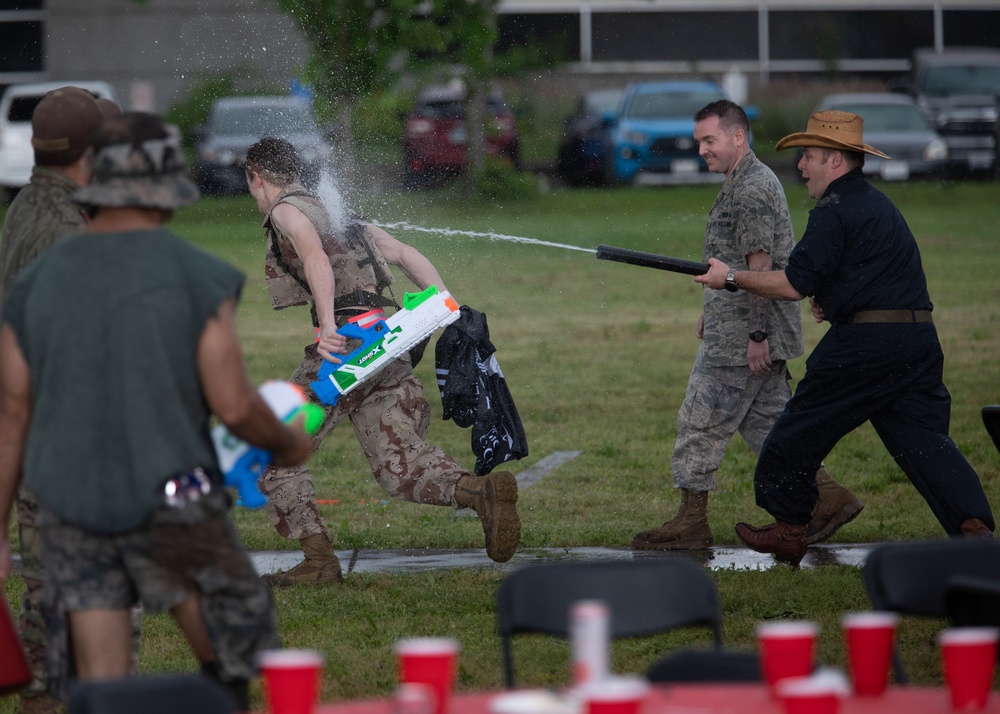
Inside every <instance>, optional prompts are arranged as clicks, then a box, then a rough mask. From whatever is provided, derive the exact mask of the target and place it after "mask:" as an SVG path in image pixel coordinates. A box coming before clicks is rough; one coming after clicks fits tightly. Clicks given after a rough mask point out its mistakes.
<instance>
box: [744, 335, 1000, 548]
mask: <svg viewBox="0 0 1000 714" xmlns="http://www.w3.org/2000/svg"><path fill="white" fill-rule="evenodd" d="M943 366H944V356H943V354H942V353H941V345H940V343H939V342H938V338H937V331H936V330H935V328H934V325H933V324H930V323H922V324H901V325H897V324H866V325H833V326H831V328H830V330H829V331H828V332H827V334H826V336H824V338H823V339H822V340H821V341H820V344H819V345H817V347H816V349H815V350H814V351H813V353H812V354H811V355H810V357H809V359H808V361H807V362H806V374H805V377H804V378H803V379H802V381H801V382H800V383H799V385H798V386H797V387H796V389H795V393H794V394H793V395H792V398H791V399H790V400H789V401H788V403H787V404H786V406H785V411H784V412H783V413H782V415H781V416H780V417H779V418H778V421H777V422H775V424H774V427H773V428H772V429H771V432H770V434H769V435H768V437H767V439H766V440H765V441H764V446H763V449H762V451H761V454H760V459H759V460H758V462H757V471H756V473H755V475H754V490H755V494H756V498H757V505H758V506H760V507H761V508H763V509H765V510H766V511H767V512H768V513H770V514H771V515H772V516H774V518H775V519H776V520H778V521H782V522H785V523H791V524H803V523H808V522H809V519H810V517H811V514H812V510H813V508H814V506H815V505H816V500H817V496H818V493H817V489H816V478H815V474H816V471H817V469H818V468H819V467H820V464H821V463H822V461H823V459H824V458H825V457H826V456H827V454H829V453H830V451H831V450H832V449H833V447H834V446H835V445H836V444H837V442H838V441H840V439H842V438H843V437H844V436H845V435H847V434H848V433H850V432H851V431H853V430H854V429H856V428H857V427H859V426H861V425H862V424H864V423H865V422H866V421H870V422H871V423H872V426H874V427H875V431H876V432H877V433H878V436H879V438H880V439H881V440H882V443H883V444H885V447H886V449H887V450H888V451H889V454H890V455H891V456H892V458H893V459H894V460H895V461H896V463H897V464H898V465H899V467H900V468H901V469H903V471H904V473H906V475H907V477H908V478H909V479H910V482H911V483H913V485H914V486H915V487H916V489H917V491H919V492H920V495H921V496H923V497H924V500H925V501H927V504H928V505H929V506H930V508H931V511H932V512H933V513H934V516H935V517H936V518H937V519H938V521H939V522H940V523H941V525H942V526H943V527H944V530H945V532H947V533H949V534H951V535H957V534H959V533H960V532H961V524H962V521H964V520H965V519H967V518H978V519H980V520H982V521H983V522H984V523H986V525H988V526H989V527H990V528H993V527H994V522H993V513H992V511H991V509H990V504H989V502H988V501H987V500H986V494H985V493H984V492H983V487H982V484H981V483H980V480H979V476H978V475H977V474H976V472H975V471H974V470H973V468H972V467H971V466H970V465H969V463H968V461H966V460H965V457H964V456H962V454H961V452H960V451H959V450H958V447H957V446H956V445H955V442H954V441H952V440H951V437H949V436H948V426H949V421H950V418H951V396H950V395H949V393H948V390H947V389H946V388H945V386H944V383H943V382H942V379H941V377H942V371H943Z"/></svg>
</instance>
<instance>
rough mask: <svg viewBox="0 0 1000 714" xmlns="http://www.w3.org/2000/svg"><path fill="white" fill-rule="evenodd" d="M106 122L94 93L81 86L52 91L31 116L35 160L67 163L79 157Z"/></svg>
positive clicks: (59, 163) (36, 161)
mask: <svg viewBox="0 0 1000 714" xmlns="http://www.w3.org/2000/svg"><path fill="white" fill-rule="evenodd" d="M102 121H104V115H103V114H102V112H101V109H100V107H99V106H98V104H97V100H96V99H95V98H94V95H92V94H91V93H90V92H87V91H85V90H83V89H80V88H79V87H62V88H61V89H56V90H53V91H51V92H49V93H48V94H46V95H45V96H44V97H42V101H40V102H39V103H38V106H37V107H35V112H34V114H32V115H31V147H32V148H33V149H34V150H35V163H36V164H40V165H42V166H67V165H69V164H72V163H74V162H75V161H77V160H79V159H80V157H81V156H83V154H84V152H85V151H86V150H87V149H88V148H89V147H90V142H91V140H92V139H93V138H94V132H95V131H97V127H99V126H100V125H101V122H102Z"/></svg>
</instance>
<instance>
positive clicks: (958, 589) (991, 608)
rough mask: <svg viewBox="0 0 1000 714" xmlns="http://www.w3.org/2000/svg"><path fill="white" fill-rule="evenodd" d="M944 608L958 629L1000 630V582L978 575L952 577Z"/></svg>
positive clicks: (945, 595) (947, 589)
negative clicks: (988, 628) (994, 628)
mask: <svg viewBox="0 0 1000 714" xmlns="http://www.w3.org/2000/svg"><path fill="white" fill-rule="evenodd" d="M944 609H945V612H946V613H947V614H948V621H949V622H951V624H952V625H953V626H954V627H1000V579H996V578H984V577H980V576H975V575H956V576H955V577H953V578H949V579H948V583H947V585H946V586H945V592H944Z"/></svg>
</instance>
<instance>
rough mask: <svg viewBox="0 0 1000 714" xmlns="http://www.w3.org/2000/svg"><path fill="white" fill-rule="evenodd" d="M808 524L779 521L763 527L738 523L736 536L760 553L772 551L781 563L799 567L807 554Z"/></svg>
mask: <svg viewBox="0 0 1000 714" xmlns="http://www.w3.org/2000/svg"><path fill="white" fill-rule="evenodd" d="M805 535H806V525H805V524H804V523H803V524H802V525H800V526H793V525H792V524H790V523H782V522H781V521H777V522H775V523H772V524H771V525H769V526H764V527H763V528H755V527H753V526H751V525H750V524H748V523H737V524H736V536H737V537H738V538H739V539H740V540H741V541H743V542H744V543H746V544H747V545H748V546H749V547H750V548H752V549H753V550H756V551H757V552H758V553H771V554H772V555H774V559H775V560H777V561H778V562H779V563H785V564H787V565H791V566H792V567H793V568H798V567H799V563H800V562H801V561H802V558H803V557H805V554H806V548H807V545H806V539H805Z"/></svg>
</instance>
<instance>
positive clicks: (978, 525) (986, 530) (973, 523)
mask: <svg viewBox="0 0 1000 714" xmlns="http://www.w3.org/2000/svg"><path fill="white" fill-rule="evenodd" d="M961 528H962V535H963V536H965V537H966V538H992V537H993V531H991V530H990V527H989V526H988V525H986V524H985V523H983V522H982V521H981V520H979V519H978V518H966V519H965V520H964V521H962V526H961Z"/></svg>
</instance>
